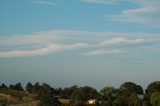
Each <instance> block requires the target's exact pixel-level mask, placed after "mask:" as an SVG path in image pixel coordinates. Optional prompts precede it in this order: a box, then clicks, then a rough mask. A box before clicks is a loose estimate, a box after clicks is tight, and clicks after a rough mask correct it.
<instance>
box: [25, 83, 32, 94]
mask: <svg viewBox="0 0 160 106" xmlns="http://www.w3.org/2000/svg"><path fill="white" fill-rule="evenodd" d="M26 91H28V92H29V93H31V92H32V91H33V85H32V83H30V82H28V83H27V85H26Z"/></svg>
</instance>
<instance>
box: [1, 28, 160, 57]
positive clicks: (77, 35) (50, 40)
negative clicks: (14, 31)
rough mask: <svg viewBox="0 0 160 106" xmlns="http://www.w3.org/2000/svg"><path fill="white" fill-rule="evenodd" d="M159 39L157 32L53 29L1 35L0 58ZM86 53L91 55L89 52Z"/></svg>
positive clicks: (125, 47)
mask: <svg viewBox="0 0 160 106" xmlns="http://www.w3.org/2000/svg"><path fill="white" fill-rule="evenodd" d="M159 41H160V36H159V34H156V33H122V32H121V33H119V32H89V31H76V30H50V31H42V32H35V33H32V34H29V35H13V36H3V37H2V36H1V37H0V57H4V58H5V57H33V56H42V55H49V54H55V53H57V52H65V51H69V50H81V51H82V52H84V49H85V48H88V49H89V48H92V49H96V50H99V49H101V48H104V47H108V46H109V47H110V48H111V49H114V50H115V47H116V48H119V44H120V47H121V49H128V48H130V45H128V44H132V45H135V46H134V47H137V48H139V47H140V46H142V45H143V46H144V45H146V46H147V45H149V44H151V43H152V44H156V45H157V44H159ZM137 44H138V46H137ZM151 46H153V45H151ZM132 47H133V46H132ZM85 50H86V49H85ZM112 52H113V51H112ZM114 52H115V51H114ZM94 53H97V52H93V54H94ZM85 54H86V55H87V54H88V55H89V53H85ZM91 54H92V53H91ZM97 54H102V55H103V54H111V53H110V52H108V51H107V52H106V51H98V53H97ZM115 54H116V53H115Z"/></svg>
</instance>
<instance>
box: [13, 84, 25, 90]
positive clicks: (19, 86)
mask: <svg viewBox="0 0 160 106" xmlns="http://www.w3.org/2000/svg"><path fill="white" fill-rule="evenodd" d="M14 90H19V91H24V90H23V87H22V85H21V83H17V84H15V89H14Z"/></svg>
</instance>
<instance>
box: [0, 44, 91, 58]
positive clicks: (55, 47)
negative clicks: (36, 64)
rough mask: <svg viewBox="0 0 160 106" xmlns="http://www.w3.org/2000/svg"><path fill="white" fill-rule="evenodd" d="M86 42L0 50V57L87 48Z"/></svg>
mask: <svg viewBox="0 0 160 106" xmlns="http://www.w3.org/2000/svg"><path fill="white" fill-rule="evenodd" d="M87 47H89V45H88V44H84V43H76V44H71V45H59V44H50V45H49V46H47V47H45V48H39V49H34V50H13V51H3V52H0V57H3V58H9V57H32V56H41V55H48V54H54V53H57V52H60V51H63V50H68V49H69V50H72V49H79V48H87Z"/></svg>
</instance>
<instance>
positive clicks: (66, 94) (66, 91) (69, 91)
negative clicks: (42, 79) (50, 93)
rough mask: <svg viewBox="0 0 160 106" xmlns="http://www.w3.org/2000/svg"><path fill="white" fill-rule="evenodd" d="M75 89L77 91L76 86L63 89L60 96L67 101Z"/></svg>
mask: <svg viewBox="0 0 160 106" xmlns="http://www.w3.org/2000/svg"><path fill="white" fill-rule="evenodd" d="M77 89H78V87H77V86H72V87H70V88H64V89H63V91H62V93H61V96H62V97H63V98H65V99H69V98H71V95H72V93H73V92H74V91H75V90H77Z"/></svg>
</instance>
